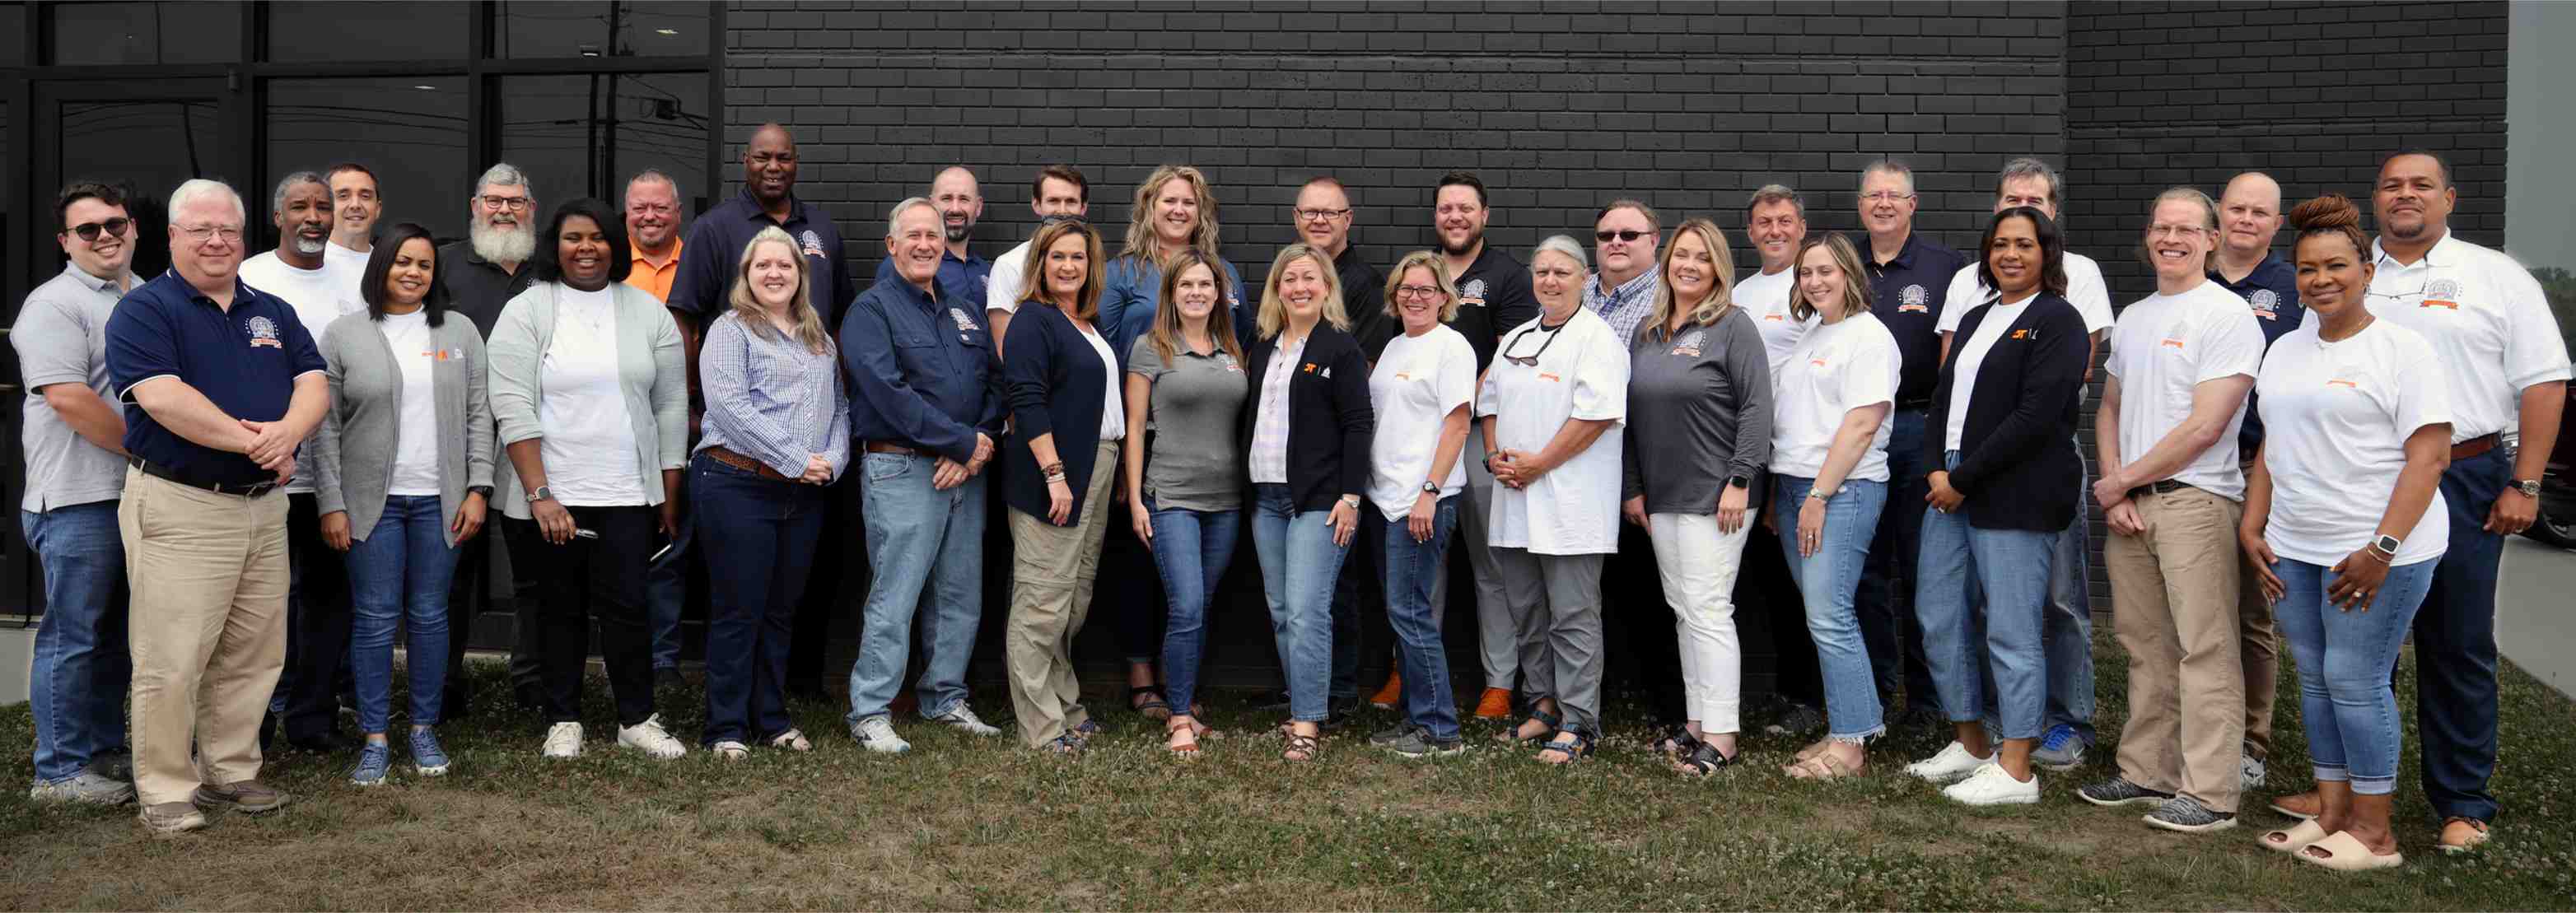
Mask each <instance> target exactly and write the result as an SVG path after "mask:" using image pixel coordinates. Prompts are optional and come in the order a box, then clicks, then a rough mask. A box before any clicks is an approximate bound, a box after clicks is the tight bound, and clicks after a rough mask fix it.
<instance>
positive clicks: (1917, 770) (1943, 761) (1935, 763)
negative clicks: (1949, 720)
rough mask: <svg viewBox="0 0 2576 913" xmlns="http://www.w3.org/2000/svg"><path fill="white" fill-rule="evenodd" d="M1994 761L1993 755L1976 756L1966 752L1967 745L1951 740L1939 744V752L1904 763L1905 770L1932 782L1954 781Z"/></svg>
mask: <svg viewBox="0 0 2576 913" xmlns="http://www.w3.org/2000/svg"><path fill="white" fill-rule="evenodd" d="M1994 761H1995V757H1994V756H1993V755H1987V756H1985V757H1982V758H1980V757H1977V756H1976V755H1972V754H1969V753H1968V746H1965V745H1961V744H1959V743H1958V742H1956V741H1953V742H1951V743H1950V744H1948V745H1943V746H1941V753H1939V754H1936V755H1933V756H1931V757H1928V758H1924V759H1923V760H1920V761H1916V762H1914V763H1912V764H1907V765H1905V772H1906V773H1909V774H1913V775H1914V776H1917V777H1921V778H1923V779H1925V780H1929V781H1932V782H1934V783H1956V782H1959V781H1960V780H1964V779H1967V778H1968V775H1970V774H1973V773H1976V772H1977V768H1979V767H1982V766H1985V765H1988V764H1992V763H1994Z"/></svg>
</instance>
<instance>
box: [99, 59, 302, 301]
mask: <svg viewBox="0 0 2576 913" xmlns="http://www.w3.org/2000/svg"><path fill="white" fill-rule="evenodd" d="M62 111H63V129H62V134H61V136H62V152H63V156H62V161H63V182H64V183H66V184H68V183H71V182H73V181H85V180H86V181H106V182H112V183H123V184H124V185H125V186H126V187H127V188H128V192H127V194H126V197H127V203H126V207H125V209H126V212H127V213H129V214H131V215H133V216H134V221H135V223H136V226H135V227H136V231H137V234H136V240H137V241H138V242H139V243H138V244H137V245H136V247H135V250H134V273H135V275H138V276H158V275H160V274H161V273H162V272H163V271H166V270H168V269H169V268H170V238H169V232H168V229H169V224H170V223H169V210H168V208H167V202H168V200H169V199H170V191H173V190H177V189H179V183H180V182H182V181H185V180H188V179H189V178H199V177H228V178H229V180H230V182H231V183H232V186H233V189H234V190H236V191H239V192H240V193H241V194H242V196H243V197H244V199H245V202H247V201H248V200H249V199H251V198H255V197H257V196H258V195H260V194H262V193H265V192H267V190H268V188H266V187H260V186H257V184H256V182H252V183H243V182H242V181H241V180H240V179H239V178H237V177H229V176H225V175H217V174H215V173H213V169H214V167H215V163H216V162H217V161H219V160H220V158H221V156H220V155H219V153H218V151H217V150H215V149H213V148H210V146H211V145H212V143H213V142H214V138H215V137H217V136H221V135H222V133H221V132H220V131H219V130H217V129H216V126H215V122H216V119H217V118H216V113H217V109H216V105H215V103H214V102H212V101H111V102H65V103H64V104H63V108H62Z"/></svg>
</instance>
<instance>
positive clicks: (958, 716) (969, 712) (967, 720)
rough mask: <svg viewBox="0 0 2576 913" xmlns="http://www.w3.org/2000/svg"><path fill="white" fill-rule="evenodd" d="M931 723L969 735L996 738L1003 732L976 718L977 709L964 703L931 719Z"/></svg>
mask: <svg viewBox="0 0 2576 913" xmlns="http://www.w3.org/2000/svg"><path fill="white" fill-rule="evenodd" d="M930 721H931V722H933V723H940V724H943V725H946V726H947V727H948V728H950V729H954V730H957V731H959V732H963V733H965V734H967V735H981V736H994V735H1001V734H1002V731H1001V730H999V729H995V728H993V727H992V726H991V725H990V724H987V723H985V722H984V719H983V718H982V717H979V716H976V715H975V708H972V707H968V706H966V704H965V703H964V702H962V701H961V702H959V703H958V704H957V706H956V707H955V708H954V709H951V710H949V711H948V712H947V713H943V714H940V715H938V716H934V717H931V718H930Z"/></svg>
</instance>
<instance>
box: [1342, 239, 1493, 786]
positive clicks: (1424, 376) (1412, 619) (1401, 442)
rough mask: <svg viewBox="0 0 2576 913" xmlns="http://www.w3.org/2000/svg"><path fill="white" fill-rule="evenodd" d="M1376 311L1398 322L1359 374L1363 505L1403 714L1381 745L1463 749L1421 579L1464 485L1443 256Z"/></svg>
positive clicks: (1458, 364)
mask: <svg viewBox="0 0 2576 913" xmlns="http://www.w3.org/2000/svg"><path fill="white" fill-rule="evenodd" d="M1386 311H1387V315H1388V316H1390V317H1394V318H1395V319H1396V322H1397V324H1398V325H1399V326H1401V327H1402V328H1403V333H1402V335H1399V336H1397V337H1395V338H1394V339H1392V340H1389V341H1388V342H1387V344H1386V351H1385V352H1384V353H1382V354H1380V355H1379V356H1378V359H1377V365H1376V367H1374V368H1372V369H1371V370H1370V371H1369V404H1370V406H1371V408H1374V409H1376V410H1377V431H1376V434H1375V437H1374V438H1373V439H1372V440H1371V441H1370V443H1369V492H1368V494H1369V501H1371V502H1372V503H1375V504H1376V505H1377V507H1378V511H1379V514H1380V516H1379V517H1377V518H1375V522H1379V523H1382V524H1384V525H1385V533H1386V535H1385V536H1384V537H1383V538H1384V541H1385V543H1386V554H1385V556H1384V557H1385V559H1386V560H1385V562H1384V566H1385V568H1386V581H1385V582H1386V621H1387V625H1388V626H1389V627H1391V628H1393V629H1394V631H1395V640H1396V645H1397V649H1396V660H1397V662H1398V663H1400V664H1401V665H1400V667H1399V668H1398V670H1397V672H1398V680H1399V681H1401V682H1403V687H1404V721H1405V723H1406V724H1407V725H1408V726H1410V727H1411V728H1410V730H1409V731H1407V732H1404V733H1402V734H1401V735H1398V736H1396V737H1395V739H1394V741H1392V742H1390V743H1388V744H1386V745H1385V746H1384V747H1385V748H1387V749H1388V750H1390V751H1393V752H1395V753H1397V754H1400V755H1404V756H1406V757H1423V756H1426V755H1433V754H1438V755H1454V754H1458V753H1460V752H1463V751H1465V750H1466V742H1465V741H1464V740H1463V739H1461V738H1460V736H1459V733H1458V705H1457V698H1456V696H1455V695H1453V694H1451V693H1450V690H1449V658H1448V650H1447V648H1446V647H1444V646H1442V645H1441V641H1440V618H1439V617H1438V616H1436V615H1433V614H1432V601H1431V592H1432V589H1433V582H1434V581H1436V580H1438V579H1439V578H1440V571H1441V568H1443V567H1445V566H1447V565H1446V562H1444V561H1443V560H1442V558H1441V556H1442V555H1443V554H1445V553H1446V552H1447V550H1448V545H1449V534H1450V532H1451V531H1453V530H1455V529H1456V528H1457V526H1458V493H1459V491H1460V490H1462V489H1464V488H1465V487H1466V484H1467V464H1466V462H1465V461H1463V460H1461V459H1459V455H1460V453H1461V452H1462V451H1464V450H1465V449H1466V447H1467V419H1468V414H1469V411H1470V408H1469V407H1470V406H1471V405H1472V404H1473V403H1474V401H1475V398H1476V349H1475V347H1474V346H1471V345H1469V344H1468V343H1467V337H1465V336H1463V335H1460V334H1459V332H1458V331H1457V330H1453V329H1450V328H1449V327H1447V326H1446V325H1445V324H1447V323H1448V322H1449V321H1451V320H1455V319H1457V317H1458V289H1457V285H1456V283H1455V282H1453V281H1452V280H1451V279H1450V276H1449V264H1448V261H1445V260H1443V259H1441V258H1440V256H1439V255H1437V254H1434V253H1432V252H1430V251H1427V250H1418V251H1414V252H1413V253H1410V254H1406V255H1405V256H1404V259H1403V260H1401V261H1399V262H1397V263H1396V265H1395V269H1394V270H1393V271H1391V272H1390V274H1389V278H1388V279H1387V284H1386Z"/></svg>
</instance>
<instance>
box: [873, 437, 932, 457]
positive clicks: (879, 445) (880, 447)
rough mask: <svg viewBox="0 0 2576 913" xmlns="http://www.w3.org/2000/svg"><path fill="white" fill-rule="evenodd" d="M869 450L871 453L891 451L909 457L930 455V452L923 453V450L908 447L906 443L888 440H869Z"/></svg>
mask: <svg viewBox="0 0 2576 913" xmlns="http://www.w3.org/2000/svg"><path fill="white" fill-rule="evenodd" d="M868 452H869V453H891V454H895V455H897V456H908V457H922V456H929V455H930V454H927V453H923V452H921V451H920V450H918V449H915V448H912V447H906V446H904V445H902V444H894V443H888V442H885V441H869V442H868Z"/></svg>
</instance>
